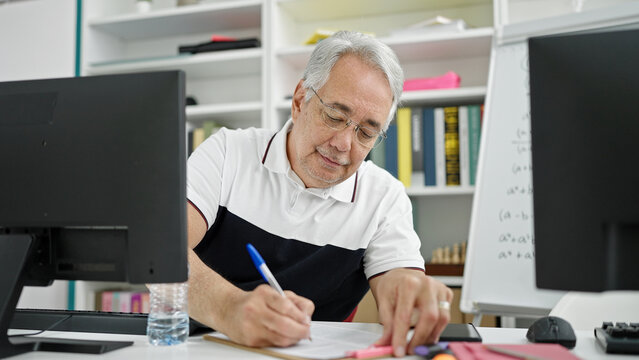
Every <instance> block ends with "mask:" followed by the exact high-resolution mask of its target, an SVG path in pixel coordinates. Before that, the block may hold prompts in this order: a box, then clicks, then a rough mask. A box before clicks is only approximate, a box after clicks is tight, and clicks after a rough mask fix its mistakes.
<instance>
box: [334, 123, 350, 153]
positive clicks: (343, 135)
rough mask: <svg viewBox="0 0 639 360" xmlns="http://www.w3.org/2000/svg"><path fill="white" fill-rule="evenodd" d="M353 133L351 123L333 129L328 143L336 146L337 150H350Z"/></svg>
mask: <svg viewBox="0 0 639 360" xmlns="http://www.w3.org/2000/svg"><path fill="white" fill-rule="evenodd" d="M354 135H355V131H354V129H353V124H352V125H350V126H347V127H346V128H345V129H342V130H339V131H335V133H334V134H333V137H332V138H331V141H330V144H331V145H332V146H334V147H335V148H337V150H339V151H350V150H351V146H352V145H353V140H354V139H353V136H354Z"/></svg>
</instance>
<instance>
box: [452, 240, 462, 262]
mask: <svg viewBox="0 0 639 360" xmlns="http://www.w3.org/2000/svg"><path fill="white" fill-rule="evenodd" d="M450 262H451V264H460V263H461V254H460V248H459V244H455V245H453V256H452V257H451V259H450Z"/></svg>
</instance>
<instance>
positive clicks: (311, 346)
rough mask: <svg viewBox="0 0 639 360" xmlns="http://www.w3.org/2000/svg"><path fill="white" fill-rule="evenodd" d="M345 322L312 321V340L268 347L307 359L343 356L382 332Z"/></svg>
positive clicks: (374, 339)
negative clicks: (285, 345)
mask: <svg viewBox="0 0 639 360" xmlns="http://www.w3.org/2000/svg"><path fill="white" fill-rule="evenodd" d="M344 325H346V324H345V323H339V324H331V323H330V322H315V321H314V322H313V323H312V324H311V338H312V339H313V340H312V341H309V340H302V341H300V342H299V343H297V344H296V345H293V346H291V347H287V348H275V347H273V348H268V349H270V350H273V351H276V352H278V353H281V354H287V355H293V356H298V357H303V358H308V359H318V360H320V359H338V358H343V357H344V356H345V355H346V352H347V351H350V350H359V349H364V348H367V347H369V346H371V345H372V344H373V343H374V342H375V341H377V339H379V337H380V336H381V334H382V327H381V325H378V326H374V327H371V329H370V330H362V329H357V328H355V327H349V326H346V327H345V326H344ZM211 335H212V336H215V337H219V338H222V339H228V337H226V336H225V335H224V334H220V333H214V334H211Z"/></svg>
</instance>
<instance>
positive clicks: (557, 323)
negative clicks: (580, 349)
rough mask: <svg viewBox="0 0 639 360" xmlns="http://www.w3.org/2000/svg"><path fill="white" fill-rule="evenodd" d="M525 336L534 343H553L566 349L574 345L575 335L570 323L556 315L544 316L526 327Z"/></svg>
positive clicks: (575, 341)
mask: <svg viewBox="0 0 639 360" xmlns="http://www.w3.org/2000/svg"><path fill="white" fill-rule="evenodd" d="M526 338H528V340H529V341H531V342H536V343H554V344H559V345H562V346H564V347H566V348H568V349H572V348H574V347H575V344H576V343H577V337H576V336H575V331H574V330H573V329H572V326H571V325H570V323H569V322H568V321H566V320H564V319H562V318H560V317H557V316H545V317H542V318H541V319H538V320H537V321H535V322H534V323H533V324H532V325H530V327H529V328H528V332H527V333H526Z"/></svg>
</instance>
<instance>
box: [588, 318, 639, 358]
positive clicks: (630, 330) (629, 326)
mask: <svg viewBox="0 0 639 360" xmlns="http://www.w3.org/2000/svg"><path fill="white" fill-rule="evenodd" d="M595 338H596V339H597V343H599V345H601V346H602V347H603V349H604V350H605V351H606V352H607V353H617V354H639V323H624V322H618V323H616V324H613V323H612V322H604V323H603V324H602V325H601V327H599V328H595Z"/></svg>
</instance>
